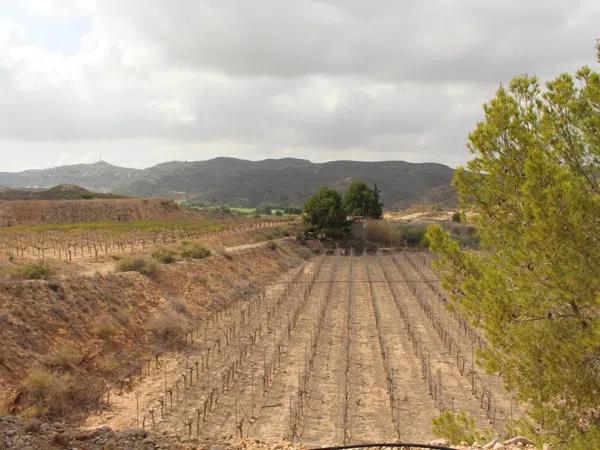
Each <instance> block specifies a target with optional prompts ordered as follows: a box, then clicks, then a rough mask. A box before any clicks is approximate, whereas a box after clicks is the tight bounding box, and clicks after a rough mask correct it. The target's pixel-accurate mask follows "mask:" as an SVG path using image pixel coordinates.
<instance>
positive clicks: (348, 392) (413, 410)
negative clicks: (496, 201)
mask: <svg viewBox="0 0 600 450" xmlns="http://www.w3.org/2000/svg"><path fill="white" fill-rule="evenodd" d="M352 253H353V254H352ZM430 258H431V257H430V256H429V255H428V254H426V253H407V252H399V253H382V252H371V253H370V254H362V252H361V254H360V255H359V254H358V253H357V252H352V251H347V252H345V253H344V252H340V251H336V252H335V253H334V254H331V255H327V256H324V255H322V256H318V257H316V258H314V259H313V260H311V261H310V262H307V263H305V264H304V265H302V266H301V267H298V268H295V269H292V270H291V271H290V272H288V273H286V274H285V276H284V277H282V278H281V279H280V280H279V281H277V282H275V283H272V284H270V285H268V286H265V287H264V289H263V290H261V291H260V292H259V293H257V294H254V296H253V297H251V298H248V297H247V296H241V297H240V299H239V300H236V301H235V302H234V303H232V304H231V305H230V306H229V307H228V308H227V309H225V310H222V311H220V312H218V313H214V314H213V315H212V316H210V317H208V318H207V319H206V320H205V321H203V322H202V323H198V324H196V325H195V326H194V327H193V328H191V329H189V330H188V332H187V336H186V343H187V344H186V351H185V352H184V353H181V354H173V355H160V356H157V357H156V358H153V359H152V360H148V361H147V363H146V364H145V365H144V366H143V367H142V369H141V370H140V373H139V374H137V375H136V377H137V378H139V379H137V380H133V381H135V382H134V383H132V386H135V387H133V388H131V389H129V390H124V392H121V393H118V394H113V395H112V396H111V395H110V392H107V394H106V399H105V409H104V410H103V411H101V412H100V413H99V414H98V415H97V416H92V417H91V418H90V419H89V421H88V422H89V424H88V425H89V426H95V425H99V424H104V423H108V424H109V425H111V426H114V427H131V426H140V427H144V428H146V429H149V430H150V429H151V430H155V431H158V432H161V431H166V432H173V433H176V434H178V435H183V436H189V437H194V438H199V439H208V440H211V441H218V440H219V439H222V438H224V437H228V436H238V437H256V438H261V439H269V440H280V439H282V438H286V439H290V440H293V441H296V442H303V443H305V444H309V445H327V444H334V443H361V442H377V441H379V442H383V441H392V440H396V439H402V440H404V441H426V440H429V439H431V438H433V436H432V435H431V432H430V429H431V421H432V419H433V418H435V417H436V416H437V415H438V414H439V413H440V412H442V411H445V410H464V411H466V412H468V413H469V414H470V415H471V416H473V417H474V418H475V420H476V422H477V424H478V425H479V426H483V427H489V428H494V429H496V430H503V429H504V428H505V426H506V425H507V422H508V420H509V419H511V418H512V417H514V416H516V415H518V414H519V411H518V408H517V406H516V404H515V403H514V402H513V400H512V399H511V397H510V396H509V395H508V394H507V393H506V392H504V390H503V387H502V383H501V381H500V379H498V378H497V377H494V376H489V375H486V374H484V373H483V372H482V371H481V370H480V369H479V368H477V367H476V365H475V364H474V359H475V353H476V350H477V348H478V347H480V346H485V345H486V343H485V340H484V339H483V338H482V337H481V336H480V334H479V330H477V329H473V328H471V327H470V325H469V324H467V323H466V322H465V321H464V320H462V318H461V317H460V316H458V315H456V314H454V313H452V312H450V311H449V310H448V309H447V308H446V305H445V304H446V302H447V298H446V295H445V293H444V292H443V291H442V290H441V288H440V283H439V281H438V280H437V277H436V274H435V273H434V272H433V270H432V269H431V267H430V262H431V261H430Z"/></svg>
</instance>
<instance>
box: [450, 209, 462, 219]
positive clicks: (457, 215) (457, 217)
mask: <svg viewBox="0 0 600 450" xmlns="http://www.w3.org/2000/svg"><path fill="white" fill-rule="evenodd" d="M452 222H462V218H461V216H460V211H456V212H455V213H454V214H452Z"/></svg>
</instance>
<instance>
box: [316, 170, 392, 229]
mask: <svg viewBox="0 0 600 450" xmlns="http://www.w3.org/2000/svg"><path fill="white" fill-rule="evenodd" d="M380 192H381V191H380V190H379V188H378V187H377V184H375V185H374V187H373V188H370V187H369V186H368V185H367V183H364V182H362V181H355V182H353V183H352V184H351V185H350V187H349V188H348V190H347V191H346V193H345V194H344V196H343V197H342V195H341V194H340V193H339V192H338V191H336V190H334V189H331V188H328V187H323V188H321V189H319V191H317V193H316V194H314V195H313V196H312V197H311V198H309V199H308V201H307V202H306V204H305V205H304V213H305V220H306V222H307V223H308V224H310V225H311V226H312V227H313V228H314V229H316V230H327V229H329V230H332V229H341V228H344V227H345V225H346V224H347V218H348V216H361V217H368V218H371V219H380V218H381V217H382V215H383V204H382V203H381V200H380V198H379V195H380Z"/></svg>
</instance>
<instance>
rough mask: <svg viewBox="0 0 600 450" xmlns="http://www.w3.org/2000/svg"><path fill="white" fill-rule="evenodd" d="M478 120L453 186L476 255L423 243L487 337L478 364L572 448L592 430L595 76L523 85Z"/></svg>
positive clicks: (500, 94)
mask: <svg viewBox="0 0 600 450" xmlns="http://www.w3.org/2000/svg"><path fill="white" fill-rule="evenodd" d="M484 112H485V118H484V119H483V120H482V121H481V122H480V123H478V124H477V126H476V128H475V130H474V131H473V132H472V133H471V134H470V136H469V149H470V151H471V152H472V154H473V159H472V160H471V161H470V162H469V163H468V165H467V167H466V168H462V169H459V170H458V171H457V174H456V177H455V186H456V188H457V191H458V193H459V197H460V200H461V207H462V208H463V209H464V210H469V211H474V212H476V213H477V214H476V215H475V221H476V222H477V226H478V233H479V236H480V238H481V247H482V251H481V252H478V253H472V252H468V251H461V250H460V248H459V246H458V244H457V243H456V242H454V241H453V240H452V239H451V238H450V237H449V235H448V234H447V233H445V232H444V231H443V230H442V229H441V228H440V227H432V228H430V229H429V231H428V234H427V238H428V240H429V241H430V245H431V248H432V249H433V250H434V251H435V252H437V253H438V254H439V255H440V259H439V261H438V268H439V270H440V271H441V273H442V275H443V278H444V282H445V285H446V287H447V288H448V289H450V290H451V292H452V294H453V301H454V303H455V305H456V306H457V307H459V308H460V309H461V310H462V312H463V313H464V314H465V315H466V316H467V317H469V319H470V320H471V322H473V323H474V324H478V325H480V326H481V327H482V328H483V329H484V331H485V334H486V336H487V339H488V342H489V347H488V348H487V349H485V350H484V351H483V352H482V355H481V356H482V361H483V363H484V365H485V366H486V367H487V368H488V369H489V370H490V371H494V372H497V373H500V374H502V375H503V376H504V379H505V380H506V382H507V384H508V386H509V387H510V388H511V389H512V390H514V392H515V393H516V394H517V395H518V397H519V398H520V399H521V400H522V401H523V403H524V404H526V405H527V407H528V411H529V413H530V417H531V420H532V421H533V422H534V423H535V424H536V426H537V427H539V428H538V429H540V430H541V431H540V434H541V435H542V437H543V438H544V439H545V440H548V441H554V442H562V444H559V445H563V446H564V448H581V447H577V445H578V444H577V443H578V442H585V439H586V438H585V436H586V435H587V436H597V435H598V434H599V431H598V430H599V429H600V241H599V239H600V179H599V177H600V76H599V74H598V73H597V72H595V71H593V70H591V69H590V68H588V67H584V68H582V69H580V70H579V71H578V72H577V73H576V74H575V75H574V76H573V75H569V74H562V75H559V76H558V77H556V78H555V79H554V80H552V81H550V82H548V83H546V84H545V85H541V84H540V83H539V82H538V80H537V79H536V78H535V77H531V76H520V77H517V78H515V79H514V80H513V81H512V82H511V83H510V85H509V86H508V87H501V88H500V89H499V90H498V91H497V93H496V96H495V98H493V99H492V100H491V101H490V102H489V103H487V104H486V105H484ZM590 448H591V447H590Z"/></svg>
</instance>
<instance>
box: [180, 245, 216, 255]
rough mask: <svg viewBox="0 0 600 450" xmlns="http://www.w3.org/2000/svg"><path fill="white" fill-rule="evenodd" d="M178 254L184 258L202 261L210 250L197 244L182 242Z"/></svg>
mask: <svg viewBox="0 0 600 450" xmlns="http://www.w3.org/2000/svg"><path fill="white" fill-rule="evenodd" d="M180 254H181V256H183V257H184V258H192V259H202V258H207V257H209V256H210V250H208V249H207V248H205V247H203V246H202V245H200V243H199V242H189V241H184V242H182V243H181V245H180Z"/></svg>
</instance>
